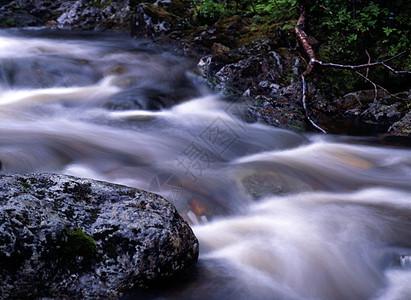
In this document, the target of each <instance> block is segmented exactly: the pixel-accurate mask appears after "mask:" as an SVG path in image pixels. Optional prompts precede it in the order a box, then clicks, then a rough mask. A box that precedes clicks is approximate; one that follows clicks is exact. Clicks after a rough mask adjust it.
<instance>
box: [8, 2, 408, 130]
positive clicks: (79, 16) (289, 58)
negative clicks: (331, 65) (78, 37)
mask: <svg viewBox="0 0 411 300" xmlns="http://www.w3.org/2000/svg"><path fill="white" fill-rule="evenodd" d="M6 2H10V1H6ZM293 9H294V11H295V12H294V13H290V14H289V15H285V16H284V19H283V20H281V22H273V21H272V20H271V19H270V18H269V17H267V16H264V15H262V16H259V18H256V17H255V16H252V15H247V14H244V13H240V12H239V13H238V14H230V15H229V16H228V17H224V18H223V17H220V18H217V17H211V16H209V15H206V16H208V18H209V19H208V20H204V19H201V18H200V17H201V15H200V14H199V12H198V11H196V7H193V6H192V3H191V1H155V3H154V1H143V2H138V3H137V2H135V1H128V0H117V1H105V2H101V1H53V2H49V1H37V2H36V3H30V4H28V3H26V2H25V1H18V0H16V1H11V2H10V3H9V4H7V5H5V6H3V7H2V8H1V14H2V16H3V20H4V21H3V24H2V26H7V27H9V26H44V25H45V26H48V27H50V28H54V29H55V30H58V28H69V29H72V30H97V31H101V30H122V31H130V33H131V36H133V37H145V38H150V39H153V40H154V41H155V42H156V43H159V44H163V45H167V46H169V47H171V48H172V49H174V51H175V52H176V53H178V54H181V55H186V56H190V57H193V58H194V59H196V60H198V69H199V74H200V75H201V76H202V77H203V78H204V80H205V81H206V82H207V83H208V85H209V86H210V87H211V88H212V89H213V90H215V91H216V92H218V93H220V94H222V95H225V96H228V97H231V98H235V99H236V101H238V102H242V103H245V104H246V105H247V106H248V107H249V109H248V114H247V116H245V118H246V119H247V120H248V121H261V122H264V123H267V124H270V125H273V126H276V127H280V128H286V129H291V130H294V131H297V132H304V131H317V129H316V128H314V127H313V126H312V124H311V123H310V122H309V121H308V119H311V120H313V121H314V122H315V124H317V125H318V126H319V127H320V128H322V129H323V130H324V131H325V132H327V133H336V134H347V135H372V136H375V135H381V134H382V135H394V136H405V137H409V136H410V135H411V127H410V126H411V125H410V122H409V120H410V116H411V107H410V103H411V90H410V86H409V85H408V87H407V85H406V84H405V85H402V87H401V86H400V87H396V89H397V91H396V92H393V93H392V94H390V93H387V92H384V91H383V90H379V91H378V93H375V90H374V88H373V86H372V85H371V84H368V83H366V82H364V84H363V86H364V89H361V90H356V91H350V92H349V93H345V94H342V92H344V90H346V89H344V88H343V89H341V88H336V86H341V85H342V84H341V83H340V82H339V81H341V80H346V79H344V78H345V77H343V75H342V74H343V73H344V72H346V71H343V70H342V71H341V72H338V70H337V71H336V70H334V71H332V72H329V71H327V70H326V69H324V68H319V69H318V68H317V70H316V71H317V72H315V73H314V74H313V75H311V77H310V78H308V82H309V83H308V89H307V101H306V108H305V107H304V105H303V103H302V83H301V78H300V75H301V73H302V72H303V71H304V70H305V67H306V63H305V58H304V55H305V54H304V53H303V51H302V50H299V48H294V46H292V45H296V37H295V35H294V32H293V31H294V27H295V24H296V18H297V17H298V13H297V9H296V8H293ZM213 18H214V19H213ZM213 20H214V23H213ZM210 21H211V23H210ZM207 22H208V23H209V25H207V24H206V23H207ZM310 41H311V42H312V44H313V45H314V46H315V47H316V49H318V48H319V47H320V45H319V42H318V41H316V40H315V39H314V38H313V37H312V38H311V40H310ZM327 55H328V54H327V53H325V54H324V56H325V57H327ZM381 72H382V71H381ZM355 76H357V75H355V73H354V72H353V73H352V77H355ZM405 76H407V75H405ZM403 77H404V76H403ZM401 80H402V81H404V80H405V82H407V81H406V78H405V79H404V78H403V79H401ZM398 89H402V90H400V91H398Z"/></svg>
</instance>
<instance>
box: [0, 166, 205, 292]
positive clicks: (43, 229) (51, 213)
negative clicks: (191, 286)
mask: <svg viewBox="0 0 411 300" xmlns="http://www.w3.org/2000/svg"><path fill="white" fill-rule="evenodd" d="M0 224H1V225H0V294H1V295H2V297H5V298H8V299H9V298H10V299H22V298H37V297H62V298H82V299H83V298H88V299H91V298H93V299H95V298H115V297H119V296H121V294H122V293H124V292H125V291H127V290H130V289H131V288H135V287H147V286H149V285H150V284H151V283H153V282H155V281H158V280H161V279H165V278H169V277H170V276H173V275H175V274H176V273H177V272H179V271H181V270H183V269H185V268H187V267H188V266H190V265H191V264H192V263H194V262H195V261H196V260H197V257H198V241H197V239H196V237H195V236H194V234H193V232H192V230H191V228H190V227H189V226H188V224H187V223H186V222H185V221H184V220H183V219H182V218H181V217H180V215H179V214H178V213H177V211H176V209H175V208H174V206H172V205H171V204H170V203H169V202H167V201H166V200H165V199H163V198H162V197H160V196H157V195H155V194H152V193H148V192H145V191H142V190H138V189H134V188H128V187H125V186H119V185H114V184H110V183H104V182H98V181H94V180H87V179H78V178H74V177H70V176H64V175H51V174H30V175H12V174H0Z"/></svg>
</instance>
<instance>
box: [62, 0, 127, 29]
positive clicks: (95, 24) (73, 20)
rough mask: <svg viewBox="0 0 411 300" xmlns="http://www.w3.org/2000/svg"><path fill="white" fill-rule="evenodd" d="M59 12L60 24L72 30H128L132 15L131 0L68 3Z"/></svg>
mask: <svg viewBox="0 0 411 300" xmlns="http://www.w3.org/2000/svg"><path fill="white" fill-rule="evenodd" d="M58 11H59V12H60V16H59V17H58V18H57V20H56V21H57V22H58V24H59V25H61V26H63V27H68V28H72V29H73V28H80V29H93V30H104V29H112V28H113V29H127V28H128V27H129V25H128V24H129V20H130V19H131V15H132V12H131V10H130V5H129V0H112V1H66V2H63V3H62V5H61V6H60V8H59V9H58Z"/></svg>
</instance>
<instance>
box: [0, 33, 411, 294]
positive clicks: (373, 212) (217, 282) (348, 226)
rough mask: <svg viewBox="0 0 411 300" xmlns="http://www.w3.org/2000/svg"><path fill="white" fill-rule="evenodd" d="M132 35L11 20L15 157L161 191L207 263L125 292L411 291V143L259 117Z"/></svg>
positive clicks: (22, 162) (31, 165) (2, 41)
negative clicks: (250, 118) (296, 129)
mask: <svg viewBox="0 0 411 300" xmlns="http://www.w3.org/2000/svg"><path fill="white" fill-rule="evenodd" d="M245 113H246V111H245V109H244V107H243V104H242V103H237V102H235V101H233V100H231V99H222V98H221V97H219V96H218V95H216V94H213V93H212V92H211V91H210V90H208V88H207V87H206V86H205V84H204V83H203V82H202V81H201V80H200V79H199V77H198V76H196V75H195V63H193V62H192V61H189V60H187V59H186V58H182V57H178V56H175V55H173V54H170V52H168V51H167V49H164V48H160V47H158V46H154V45H153V44H151V43H150V42H148V41H146V40H131V39H129V38H128V37H127V36H126V35H122V34H119V33H104V34H103V33H100V34H96V33H84V32H83V33H81V32H77V33H72V32H64V31H61V32H60V31H54V32H53V31H47V30H44V29H29V28H27V29H20V30H3V31H0V161H1V166H2V170H3V171H7V172H21V173H31V172H54V173H63V174H68V175H74V176H79V177H86V178H93V179H98V180H104V181H109V182H113V183H119V184H124V185H128V186H133V187H137V188H142V189H145V190H150V191H152V192H156V193H159V194H161V195H163V196H164V197H166V198H167V199H168V200H169V201H170V202H172V203H173V204H174V205H175V206H176V207H177V208H178V210H179V212H180V214H181V215H182V216H183V217H184V218H185V219H187V220H188V221H189V222H190V224H191V225H192V228H193V230H194V232H195V234H196V236H197V237H198V239H199V241H200V257H199V262H198V264H197V265H196V266H194V267H193V268H192V269H190V270H189V271H188V272H187V273H186V274H184V275H182V277H181V278H179V279H178V280H176V281H175V282H172V283H170V284H169V285H166V286H162V287H158V288H154V289H152V290H149V291H144V292H142V291H135V292H132V293H130V294H129V295H125V296H124V297H123V298H124V299H374V300H386V299H398V300H402V299H411V284H410V282H411V150H410V149H409V148H407V147H401V146H398V145H397V146H395V147H394V146H387V145H383V144H381V143H379V142H378V139H376V138H360V137H344V136H332V135H317V134H304V135H303V134H297V133H293V132H291V131H287V130H282V129H278V128H274V127H271V126H267V125H264V124H261V123H247V122H244V121H243V119H244V118H243V116H244V115H245Z"/></svg>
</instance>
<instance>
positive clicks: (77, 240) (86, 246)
mask: <svg viewBox="0 0 411 300" xmlns="http://www.w3.org/2000/svg"><path fill="white" fill-rule="evenodd" d="M64 235H65V236H66V242H65V244H64V248H63V254H64V255H65V257H64V258H65V259H66V260H67V261H73V260H76V259H77V258H78V257H82V258H83V259H82V261H81V263H82V264H83V265H90V264H91V262H92V260H93V259H94V258H95V257H96V255H97V245H96V242H95V241H94V239H93V238H92V237H91V236H89V235H87V234H85V233H84V231H83V230H82V229H81V228H78V227H76V228H74V230H73V231H70V229H68V228H65V229H64Z"/></svg>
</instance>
